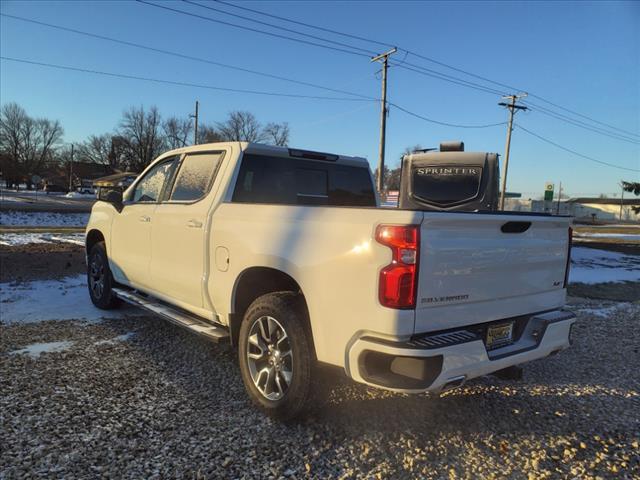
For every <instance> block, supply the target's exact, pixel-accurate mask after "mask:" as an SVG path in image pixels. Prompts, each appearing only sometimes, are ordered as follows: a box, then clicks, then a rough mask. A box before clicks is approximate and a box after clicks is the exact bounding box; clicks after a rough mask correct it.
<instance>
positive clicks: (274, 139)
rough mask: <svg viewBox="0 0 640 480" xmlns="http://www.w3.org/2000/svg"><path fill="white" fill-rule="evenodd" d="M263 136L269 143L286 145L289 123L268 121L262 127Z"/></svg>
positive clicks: (287, 142)
mask: <svg viewBox="0 0 640 480" xmlns="http://www.w3.org/2000/svg"><path fill="white" fill-rule="evenodd" d="M262 131H263V133H264V136H265V137H266V139H267V141H269V143H272V144H273V145H279V146H282V147H286V146H287V145H288V144H289V124H288V123H286V122H285V123H274V122H270V123H267V125H266V126H265V127H264V128H263V130H262Z"/></svg>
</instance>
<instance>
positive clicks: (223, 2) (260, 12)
mask: <svg viewBox="0 0 640 480" xmlns="http://www.w3.org/2000/svg"><path fill="white" fill-rule="evenodd" d="M214 1H215V2H218V3H222V4H223V5H227V6H229V7H233V8H238V9H240V10H245V11H247V12H252V13H257V14H258V15H264V16H265V17H271V18H275V19H278V20H282V21H285V22H289V23H294V24H296V25H301V26H304V27H308V28H315V29H316V30H321V31H323V32H327V33H333V34H335V35H342V36H343V37H348V38H353V39H354V40H361V41H363V42H370V43H375V44H377V45H380V46H382V47H387V48H388V47H393V44H392V43H384V42H379V41H378V40H373V39H371V38H364V37H359V36H357V35H353V34H350V33H344V32H339V31H337V30H332V29H330V28H325V27H320V26H318V25H311V24H309V23H304V22H300V21H298V20H293V19H291V18H286V17H280V16H278V15H273V14H271V13H267V12H263V11H260V10H254V9H253V8H248V7H244V6H240V5H238V4H235V3H231V2H225V1H223V0H214Z"/></svg>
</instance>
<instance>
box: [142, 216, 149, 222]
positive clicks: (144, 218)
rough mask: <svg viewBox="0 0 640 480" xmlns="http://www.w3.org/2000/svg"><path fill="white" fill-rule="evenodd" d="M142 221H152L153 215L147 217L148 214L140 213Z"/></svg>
mask: <svg viewBox="0 0 640 480" xmlns="http://www.w3.org/2000/svg"><path fill="white" fill-rule="evenodd" d="M139 220H140V221H141V222H150V221H151V217H147V216H146V215H140V219H139Z"/></svg>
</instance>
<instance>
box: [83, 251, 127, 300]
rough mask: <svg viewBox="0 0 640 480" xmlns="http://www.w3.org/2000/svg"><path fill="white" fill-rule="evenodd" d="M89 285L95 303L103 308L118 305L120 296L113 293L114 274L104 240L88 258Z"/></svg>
mask: <svg viewBox="0 0 640 480" xmlns="http://www.w3.org/2000/svg"><path fill="white" fill-rule="evenodd" d="M87 285H88V287H89V296H90V297H91V301H92V302H93V304H94V305H95V306H96V307H98V308H101V309H103V310H110V309H112V308H115V307H117V306H118V304H119V302H118V298H117V297H116V296H115V295H114V293H113V290H112V288H113V276H112V275H111V270H110V269H109V261H108V260H107V251H106V248H105V245H104V242H98V243H96V244H95V245H94V246H93V247H91V251H90V252H89V258H88V259H87Z"/></svg>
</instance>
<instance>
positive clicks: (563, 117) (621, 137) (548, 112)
mask: <svg viewBox="0 0 640 480" xmlns="http://www.w3.org/2000/svg"><path fill="white" fill-rule="evenodd" d="M523 103H524V104H525V105H529V106H531V107H534V109H533V111H534V112H535V111H537V112H539V113H542V114H543V115H548V116H550V117H553V118H555V119H557V120H560V121H563V122H566V123H569V124H571V125H574V126H576V127H579V128H584V129H585V130H589V131H592V132H595V133H598V134H600V135H604V136H605V137H610V138H613V139H615V140H621V141H623V142H629V143H633V144H634V145H640V140H636V139H633V138H630V137H628V136H626V135H623V134H619V133H613V132H608V131H606V130H604V129H602V128H599V127H595V126H591V125H589V124H586V123H584V122H581V121H580V120H575V119H573V118H570V117H567V116H566V115H562V114H561V113H557V112H554V111H553V110H549V109H548V108H546V107H543V106H541V105H537V104H535V103H531V102H523Z"/></svg>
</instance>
